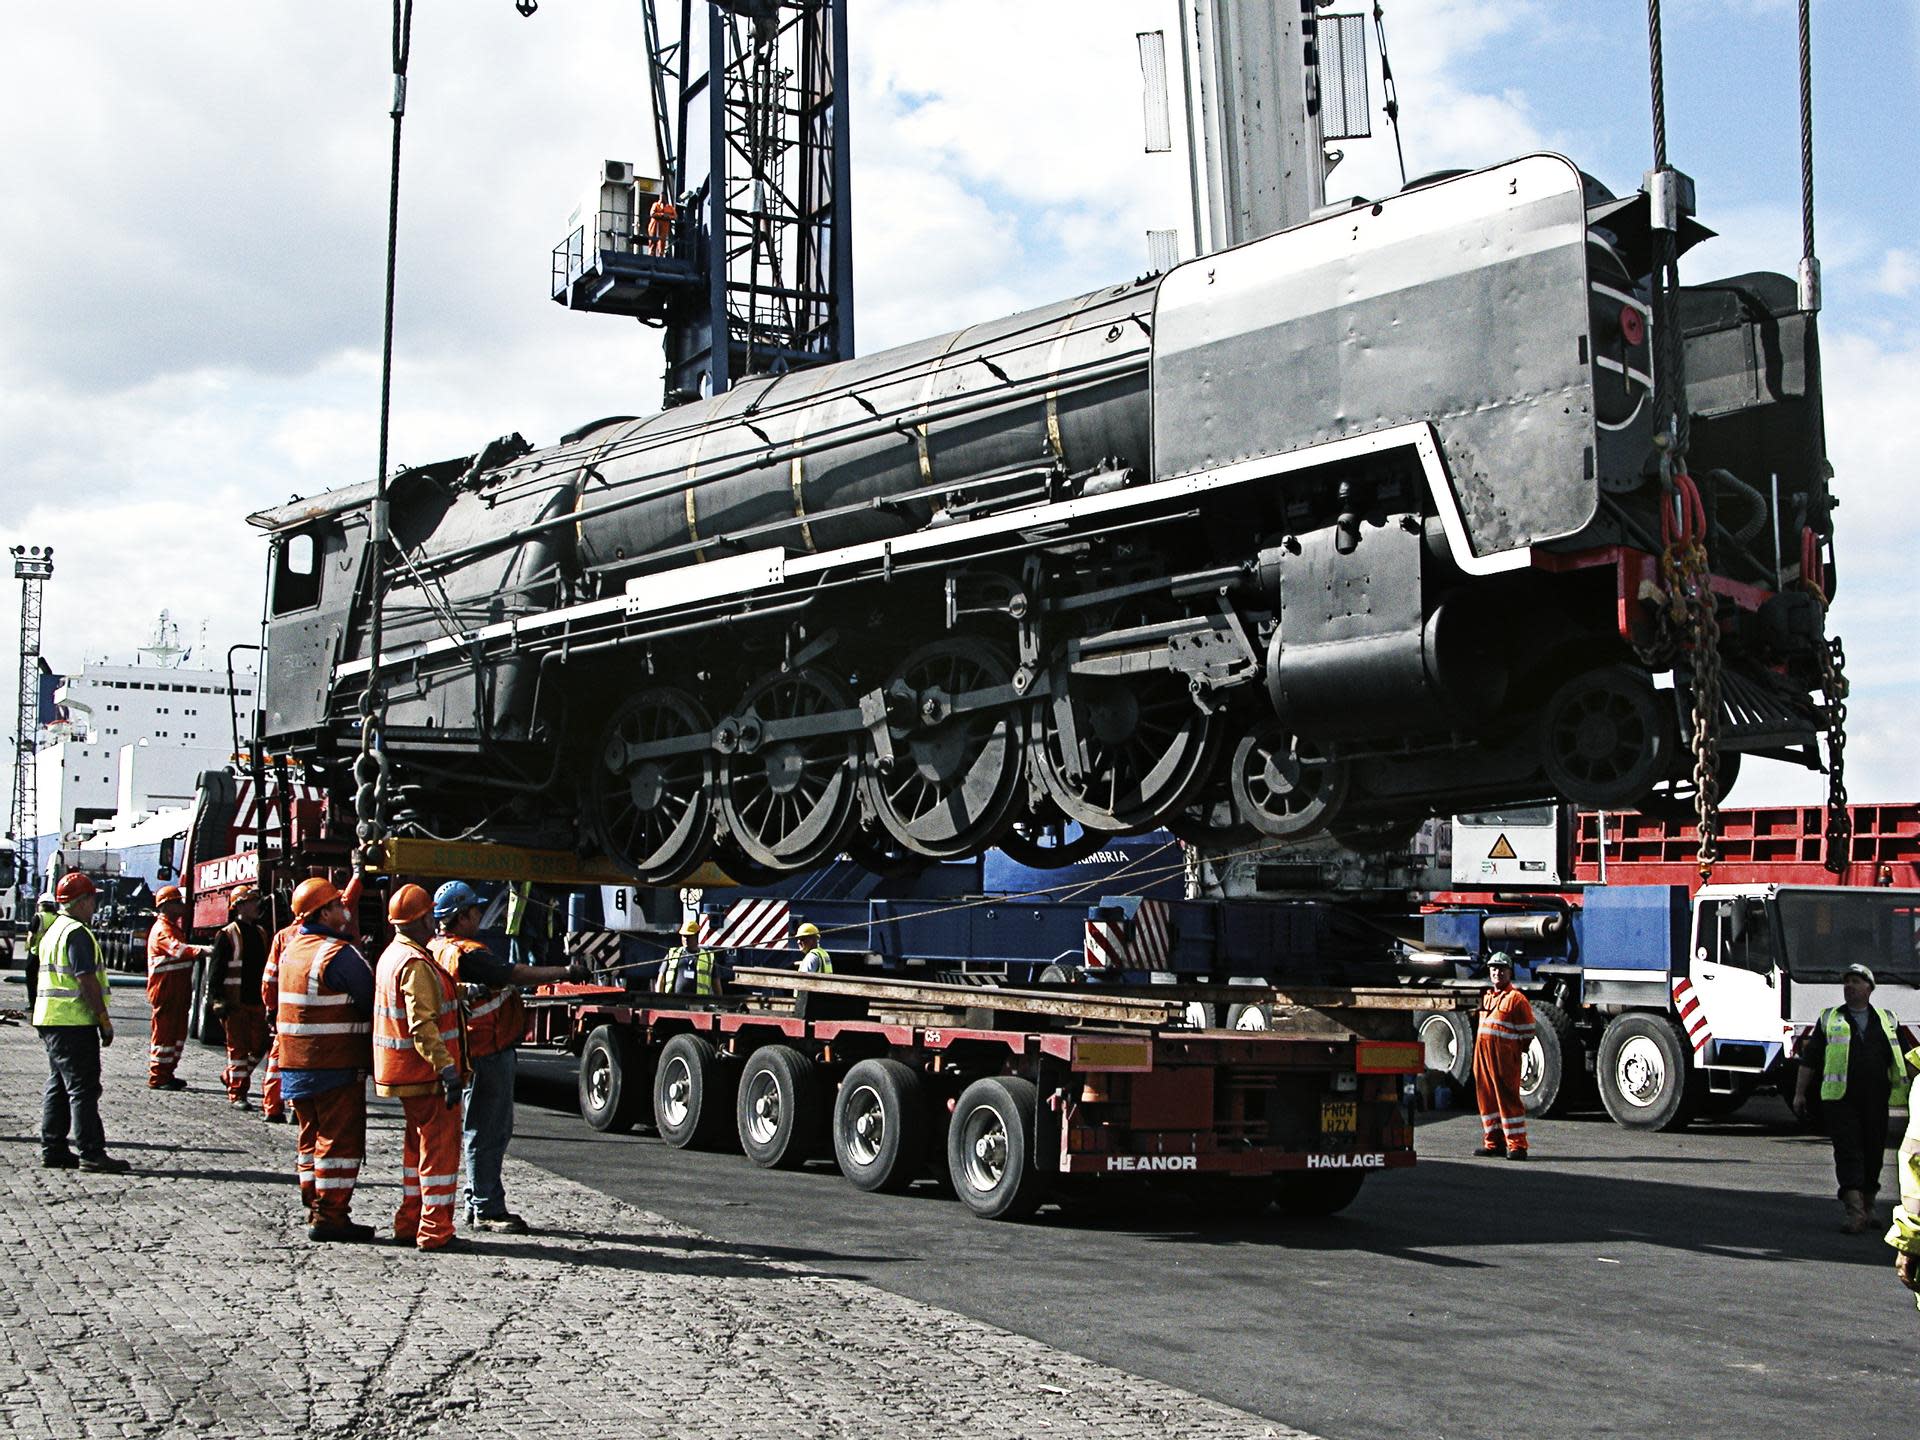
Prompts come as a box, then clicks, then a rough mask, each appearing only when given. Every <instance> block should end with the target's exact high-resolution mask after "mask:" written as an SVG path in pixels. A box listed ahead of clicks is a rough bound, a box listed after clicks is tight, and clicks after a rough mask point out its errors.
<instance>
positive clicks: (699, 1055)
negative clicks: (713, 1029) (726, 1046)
mask: <svg viewBox="0 0 1920 1440" xmlns="http://www.w3.org/2000/svg"><path fill="white" fill-rule="evenodd" d="M724 1089H725V1086H724V1085H723V1084H722V1072H721V1066H720V1055H719V1052H718V1051H716V1050H715V1049H714V1048H713V1046H712V1044H711V1043H709V1042H708V1041H707V1040H706V1039H705V1038H704V1037H702V1036H699V1035H676V1036H674V1037H673V1038H672V1039H671V1040H669V1041H667V1043H666V1046H665V1048H664V1049H662V1050H661V1052H660V1060H659V1063H658V1064H656V1065H655V1066H654V1070H653V1123H654V1127H655V1128H656V1129H657V1130H659V1132H660V1138H661V1139H662V1140H664V1141H666V1142H667V1143H668V1144H669V1145H671V1146H673V1147H674V1149H676V1150H688V1149H692V1148H693V1147H695V1146H709V1145H712V1144H714V1143H715V1141H716V1140H717V1139H718V1138H719V1132H720V1127H721V1125H722V1123H723V1122H724V1120H725V1118H727V1117H728V1116H729V1115H730V1112H731V1110H732V1106H731V1105H729V1104H727V1103H726V1100H725V1097H724V1096H723V1095H722V1094H721V1092H722V1090H724Z"/></svg>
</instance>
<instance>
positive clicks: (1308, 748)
mask: <svg viewBox="0 0 1920 1440" xmlns="http://www.w3.org/2000/svg"><path fill="white" fill-rule="evenodd" d="M1228 779H1229V782H1230V784H1231V785H1232V788H1233V809H1234V815H1235V817H1236V818H1237V819H1239V820H1240V821H1241V822H1242V823H1244V824H1247V825H1251V826H1252V827H1253V828H1254V829H1255V830H1258V831H1259V832H1260V833H1261V834H1262V835H1271V836H1273V837H1275V838H1276V839H1282V840H1304V839H1305V838H1307V837H1308V836H1310V835H1318V834H1319V833H1320V832H1321V831H1322V830H1324V829H1326V828H1327V826H1328V825H1329V824H1331V823H1332V821H1333V820H1334V818H1335V817H1336V816H1338V815H1339V813H1340V809H1341V806H1342V805H1344V804H1345V803H1346V798H1347V765H1346V762H1345V761H1343V760H1330V759H1328V758H1327V757H1326V756H1324V755H1322V754H1321V753H1320V752H1319V750H1318V749H1316V748H1315V747H1314V746H1312V745H1310V744H1308V743H1306V742H1303V741H1301V740H1298V739H1296V738H1295V737H1294V736H1292V735H1289V734H1287V733H1286V731H1285V730H1283V729H1282V728H1281V727H1280V726H1278V725H1275V724H1272V723H1268V724H1265V725H1259V726H1256V727H1255V728H1253V729H1252V730H1249V731H1248V732H1247V733H1246V734H1245V735H1242V736H1241V737H1240V742H1239V744H1237V745H1235V746H1234V749H1233V769H1232V772H1231V774H1230V775H1229V777H1228Z"/></svg>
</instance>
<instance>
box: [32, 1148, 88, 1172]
mask: <svg viewBox="0 0 1920 1440" xmlns="http://www.w3.org/2000/svg"><path fill="white" fill-rule="evenodd" d="M79 1163H80V1157H79V1156H77V1155H75V1154H74V1153H73V1152H72V1151H71V1150H43V1151H41V1152H40V1168H41V1169H42V1170H71V1169H73V1168H74V1167H75V1166H76V1165H78V1164H79Z"/></svg>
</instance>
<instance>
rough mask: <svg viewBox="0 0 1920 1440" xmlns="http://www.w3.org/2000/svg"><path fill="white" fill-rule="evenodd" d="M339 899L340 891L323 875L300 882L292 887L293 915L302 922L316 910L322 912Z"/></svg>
mask: <svg viewBox="0 0 1920 1440" xmlns="http://www.w3.org/2000/svg"><path fill="white" fill-rule="evenodd" d="M339 898H340V891H339V890H338V889H337V888H336V887H335V886H334V883H333V882H332V881H331V880H329V879H327V878H326V876H324V875H316V876H314V877H313V878H312V879H311V880H302V881H301V882H300V883H299V884H298V885H296V886H294V887H293V913H294V914H295V915H297V916H299V917H300V918H301V919H302V920H304V919H306V918H307V916H309V915H311V914H313V913H314V911H316V910H324V909H325V908H326V907H327V906H329V905H331V904H333V902H334V901H336V900H338V899H339Z"/></svg>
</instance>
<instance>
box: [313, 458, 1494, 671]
mask: <svg viewBox="0 0 1920 1440" xmlns="http://www.w3.org/2000/svg"><path fill="white" fill-rule="evenodd" d="M1408 449H1410V450H1412V451H1413V452H1414V453H1415V454H1416V455H1417V456H1418V457H1419V460H1420V468H1421V470H1422V472H1423V473H1424V474H1425V475H1426V477H1427V488H1428V490H1429V492H1430V493H1431V494H1432V496H1433V506H1434V513H1435V514H1436V515H1437V516H1438V517H1439V520H1440V528H1441V530H1442V532H1443V533H1444V534H1445V536H1446V540H1447V550H1448V552H1449V553H1450V554H1451V556H1452V558H1453V563H1454V564H1455V565H1457V566H1458V567H1459V568H1460V570H1461V571H1462V572H1463V573H1465V574H1468V575H1479V576H1485V575H1498V574H1503V573H1505V572H1506V571H1509V570H1520V569H1524V568H1526V566H1527V565H1528V564H1529V563H1530V560H1531V556H1532V552H1531V550H1530V549H1528V548H1526V547H1524V546H1523V547H1522V548H1520V549H1518V550H1507V551H1502V552H1498V553H1495V554H1491V555H1476V554H1475V553H1474V551H1473V545H1472V542H1471V541H1470V540H1469V539H1468V538H1467V527H1466V521H1465V519H1464V517H1463V516H1462V515H1461V513H1460V502H1459V499H1458V497H1456V496H1455V494H1454V492H1453V486H1452V484H1451V483H1450V482H1449V480H1448V477H1447V469H1446V464H1445V462H1444V461H1443V460H1442V459H1441V455H1440V447H1439V445H1438V443H1437V442H1436V440H1435V439H1434V433H1433V426H1432V425H1431V424H1429V423H1428V422H1426V421H1424V420H1422V421H1416V422H1414V423H1412V424H1407V425H1395V426H1392V427H1390V428H1388V429H1385V430H1378V431H1375V432H1374V433H1372V434H1370V435H1352V436H1347V437H1344V438H1342V439H1339V440H1329V441H1327V442H1326V443H1325V444H1322V445H1312V446H1309V447H1307V448H1306V449H1304V450H1296V451H1294V452H1293V453H1291V454H1288V455H1277V456H1265V457H1262V458H1260V459H1257V460H1246V461H1241V462H1239V463H1237V464H1233V465H1226V466H1222V467H1220V468H1218V469H1213V470H1199V471H1195V472H1193V473H1192V474H1188V475H1177V476H1174V477H1173V478H1171V479H1167V480H1156V481H1153V482H1152V483H1150V484H1146V485H1140V486H1135V487H1130V488H1128V489H1125V490H1114V491H1109V492H1107V493H1105V494H1100V495H1085V496H1082V497H1080V498H1079V499H1077V500H1060V501H1056V502H1054V503H1053V504H1050V505H1033V506H1027V507H1024V508H1021V509H1017V510H1006V511H1002V512H1000V513H998V514H994V515H984V516H982V517H980V518H979V519H977V520H966V521H961V522H959V523H957V524H953V525H942V526H939V527H937V528H934V529H928V530H919V531H915V532H914V533H913V534H910V535H902V536H899V537H897V538H895V539H892V540H874V541H868V542H866V543H864V544H860V545H848V546H844V547H842V548H840V549H838V550H824V551H821V552H819V553H818V554H813V555H802V556H797V557H794V558H791V559H789V558H788V556H787V553H786V552H785V551H784V550H780V549H766V550H755V551H750V552H748V553H747V554H745V555H738V556H730V557H727V558H726V559H724V560H711V561H707V562H705V563H704V564H696V565H686V566H681V567H679V568H677V569H674V570H667V571H663V572H661V573H660V574H658V575H643V576H639V577H637V578H636V579H634V580H631V581H629V582H628V583H627V590H626V593H625V594H623V595H617V596H610V597H608V598H606V599H604V600H591V601H588V602H587V603H586V604H583V605H570V606H566V607H565V608H563V609H559V610H549V611H547V612H546V613H545V614H542V615H529V616H525V617H522V618H521V619H517V620H503V621H501V622H500V623H498V624H495V625H486V626H482V627H481V628H479V629H477V630H471V631H468V632H466V633H464V634H460V635H454V636H447V637H445V638H443V639H439V640H429V641H422V642H419V643H417V644H414V645H408V646H404V647H402V648H400V649H397V650H391V651H383V652H382V653H381V656H380V667H381V669H383V670H388V669H392V668H393V667H395V666H400V665H410V664H414V663H416V662H418V661H421V660H425V659H428V658H430V657H432V656H436V655H442V654H447V653H450V652H459V653H461V654H465V653H466V652H468V651H470V650H472V648H473V647H474V645H476V644H483V645H484V644H487V643H489V642H492V641H496V640H504V641H510V642H514V643H515V644H518V643H519V642H522V641H525V642H529V643H538V641H539V640H540V639H542V638H543V632H546V631H549V630H552V629H554V628H555V627H557V626H562V625H569V624H573V623H576V622H578V621H582V620H598V619H611V618H615V617H619V616H624V617H625V618H627V619H633V618H637V617H639V616H643V615H659V614H664V613H667V612H670V611H676V610H679V611H684V610H685V609H686V608H687V605H688V597H689V595H690V594H692V595H693V596H694V598H695V599H696V600H697V601H717V600H727V599H734V598H743V597H747V596H755V595H762V594H765V593H766V592H768V591H772V590H776V589H778V588H780V587H782V586H784V585H787V584H789V583H791V582H794V581H797V580H814V579H822V578H825V577H826V576H828V575H830V574H832V573H834V572H836V571H841V572H844V571H848V570H856V569H859V568H860V567H862V566H870V565H875V564H877V565H879V566H880V567H882V568H883V569H889V570H890V569H891V568H892V567H893V566H895V565H897V564H899V563H900V562H901V560H903V559H905V558H909V557H918V556H924V555H931V554H934V553H937V552H939V551H944V550H950V549H952V548H954V547H956V546H963V545H966V544H968V543H970V542H973V541H978V540H985V539H990V538H992V537H995V536H1004V535H1009V534H1016V533H1018V532H1021V531H1032V530H1037V529H1043V528H1054V527H1059V528H1061V529H1063V530H1066V529H1068V528H1069V527H1072V526H1073V525H1074V522H1077V521H1085V520H1090V519H1099V518H1103V517H1106V516H1113V515H1119V514H1122V513H1124V512H1127V511H1132V510H1142V509H1146V508H1148V507H1151V506H1156V505H1164V504H1166V503H1168V502H1170V501H1178V500H1182V499H1185V498H1187V497H1190V496H1194V495H1201V494H1206V493H1209V492H1212V491H1216V490H1224V489H1230V488H1232V487H1233V486H1236V485H1246V484H1250V483H1252V482H1254V481H1259V480H1273V479H1277V478H1279V477H1280V476H1282V475H1288V474H1295V473H1298V472H1300V471H1303V470H1315V469H1319V468H1321V467H1323V466H1327V465H1337V464H1340V463H1342V462H1344V461H1348V460H1353V459H1356V458H1359V457H1361V456H1366V455H1378V454H1381V453H1382V452H1385V451H1390V450H1408ZM1060 538H1061V539H1062V540H1063V541H1064V540H1066V539H1068V538H1069V536H1068V535H1067V534H1064V533H1063V534H1062V536H1061V537H1060ZM709 543H711V544H723V543H725V537H724V536H716V537H715V538H714V539H713V540H712V541H711V542H709ZM693 577H699V578H698V580H695V579H694V578H693ZM690 587H691V588H690ZM369 668H370V667H369V664H368V662H367V661H366V660H349V661H346V662H344V663H342V664H341V665H340V666H339V668H338V670H337V671H336V672H335V673H336V674H337V675H339V676H341V677H346V676H352V675H364V674H366V673H367V671H368V669H369Z"/></svg>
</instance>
